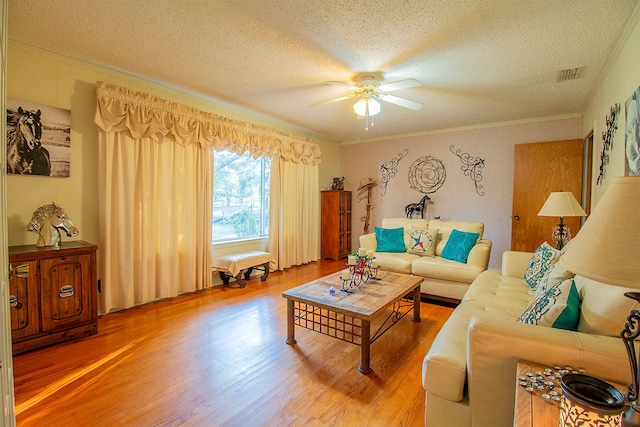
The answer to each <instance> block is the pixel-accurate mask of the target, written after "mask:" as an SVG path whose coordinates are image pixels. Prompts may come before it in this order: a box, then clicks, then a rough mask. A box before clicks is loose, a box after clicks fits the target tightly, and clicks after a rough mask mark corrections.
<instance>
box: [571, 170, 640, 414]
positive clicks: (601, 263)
mask: <svg viewBox="0 0 640 427" xmlns="http://www.w3.org/2000/svg"><path fill="white" fill-rule="evenodd" d="M559 263H560V265H562V266H563V267H565V268H566V269H567V270H569V271H571V272H573V273H575V274H579V275H581V276H584V277H586V278H588V279H592V280H595V281H597V282H602V283H606V284H609V285H615V286H624V287H627V288H638V291H639V292H640V176H625V177H617V178H614V179H613V180H612V182H611V184H610V185H609V187H608V188H607V190H606V191H605V193H604V194H603V196H602V198H601V199H600V201H599V202H598V204H597V205H596V207H595V209H594V210H593V212H592V213H591V215H589V218H588V219H587V220H586V222H585V223H584V225H583V226H582V228H581V229H580V232H579V233H577V235H576V237H575V238H574V239H573V241H572V242H571V245H569V246H567V249H566V251H565V253H564V254H563V255H562V257H560V260H559ZM625 295H626V296H628V297H630V298H632V299H635V300H639V301H640V293H637V292H629V293H625ZM639 321H640V311H639V310H632V311H631V313H630V314H629V317H628V318H627V324H626V325H625V328H624V329H623V330H622V331H621V333H620V335H621V337H622V340H623V341H624V343H625V347H626V349H627V354H628V356H629V364H630V368H631V384H629V387H628V392H627V394H626V398H627V400H628V401H629V403H630V406H629V407H628V408H627V409H626V410H625V413H624V417H623V421H622V425H623V426H625V425H636V426H638V425H640V406H639V405H638V385H639V384H640V377H639V376H638V375H639V371H638V359H637V355H636V351H635V347H634V339H635V338H637V337H638V336H639V335H640V330H638V326H639V324H638V322H639Z"/></svg>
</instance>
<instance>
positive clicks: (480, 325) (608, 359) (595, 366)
mask: <svg viewBox="0 0 640 427" xmlns="http://www.w3.org/2000/svg"><path fill="white" fill-rule="evenodd" d="M518 360H527V361H529V362H533V363H535V364H540V365H544V366H555V365H562V366H571V367H573V368H576V369H579V368H584V369H586V370H587V373H588V374H589V375H593V376H595V377H599V378H602V379H605V380H608V381H614V382H619V383H623V384H625V383H628V382H629V377H630V371H629V362H628V359H627V354H626V350H625V347H624V344H623V343H622V340H621V339H620V338H616V337H609V336H602V335H591V334H585V333H581V332H573V331H567V330H562V329H553V328H547V327H544V326H536V325H528V324H523V323H518V322H516V321H505V319H504V318H500V317H499V316H495V313H488V312H487V313H481V314H477V315H475V316H474V317H472V319H471V322H470V324H469V330H468V335H467V381H468V393H469V401H470V405H471V412H472V417H473V425H478V426H489V425H492V426H507V425H508V426H511V425H513V409H514V399H515V387H516V385H515V375H516V366H517V363H518Z"/></svg>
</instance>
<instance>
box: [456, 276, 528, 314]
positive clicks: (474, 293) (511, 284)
mask: <svg viewBox="0 0 640 427" xmlns="http://www.w3.org/2000/svg"><path fill="white" fill-rule="evenodd" d="M496 296H499V297H505V298H507V299H511V300H513V301H518V302H517V303H516V304H517V306H518V307H521V308H520V309H519V312H518V314H517V315H516V316H514V317H513V319H516V318H517V317H518V316H519V315H520V313H522V310H524V309H525V308H526V307H527V306H528V305H529V303H530V302H531V296H529V287H528V286H527V284H526V283H525V281H524V279H516V278H515V277H509V276H503V275H502V274H500V272H499V271H496V270H485V271H483V272H482V273H480V275H479V276H478V277H477V278H476V279H475V280H474V281H473V283H472V284H471V286H470V287H469V290H468V291H467V293H466V294H465V295H464V299H463V301H478V302H482V303H484V304H485V305H486V304H489V303H490V302H491V301H492V300H493V299H494V298H495V297H496Z"/></svg>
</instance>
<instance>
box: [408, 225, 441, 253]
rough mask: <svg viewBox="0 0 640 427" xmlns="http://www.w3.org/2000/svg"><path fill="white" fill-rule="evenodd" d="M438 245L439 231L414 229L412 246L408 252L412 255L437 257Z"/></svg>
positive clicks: (411, 240)
mask: <svg viewBox="0 0 640 427" xmlns="http://www.w3.org/2000/svg"><path fill="white" fill-rule="evenodd" d="M437 244H438V230H433V229H431V230H423V229H420V228H415V227H414V228H412V231H411V238H410V244H409V246H407V252H408V253H410V254H415V255H420V256H429V257H432V258H433V257H434V256H435V255H436V245H437Z"/></svg>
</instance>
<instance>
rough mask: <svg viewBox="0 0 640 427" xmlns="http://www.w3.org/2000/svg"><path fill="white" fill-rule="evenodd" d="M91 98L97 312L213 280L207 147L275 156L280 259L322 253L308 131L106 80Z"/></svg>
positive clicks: (314, 156)
mask: <svg viewBox="0 0 640 427" xmlns="http://www.w3.org/2000/svg"><path fill="white" fill-rule="evenodd" d="M96 99H97V107H96V115H95V122H96V124H97V125H98V127H99V131H98V144H99V182H98V185H99V192H100V206H99V217H100V240H101V242H100V250H99V251H98V256H99V257H100V262H99V268H100V271H99V274H100V277H101V279H102V283H103V286H102V307H101V309H102V312H103V313H108V312H109V311H110V310H112V309H120V308H128V307H131V306H133V305H136V304H141V303H145V302H149V301H153V300H155V299H158V298H166V297H172V296H176V295H178V294H179V293H181V292H192V291H195V290H199V289H203V288H206V287H209V286H211V281H212V280H211V279H212V278H211V219H212V206H213V152H212V149H219V150H222V149H227V150H230V151H233V152H235V153H237V154H239V155H242V154H243V153H245V152H249V153H250V154H251V155H252V156H253V157H254V158H258V157H260V156H268V157H270V158H271V159H272V181H271V188H272V190H271V192H272V194H271V207H270V218H271V219H270V227H273V226H274V220H275V218H280V221H278V222H277V223H276V224H275V227H276V228H277V233H276V232H275V231H276V230H273V228H271V229H270V239H269V248H270V251H271V252H272V254H273V255H274V257H275V258H276V260H279V262H278V263H277V265H278V269H281V268H287V267H290V266H291V265H298V264H302V263H306V262H309V261H314V260H316V259H318V255H319V253H318V239H319V237H318V236H319V187H318V166H317V165H318V163H319V162H320V148H319V146H318V145H317V144H315V143H314V142H313V141H310V140H307V139H304V138H301V137H299V136H295V135H289V134H284V133H282V132H279V131H276V130H273V129H269V128H266V127H263V126H259V125H254V124H251V123H247V122H241V121H237V120H232V119H228V118H225V117H221V116H218V115H216V114H213V113H207V112H202V111H199V110H197V109H195V108H192V107H188V106H185V105H181V104H176V103H174V102H171V101H166V100H163V99H160V98H157V97H154V96H152V95H148V94H145V93H141V92H132V91H130V90H128V89H126V88H122V87H119V86H116V85H111V84H106V83H103V82H97V84H96ZM274 165H276V167H275V169H277V170H276V173H275V174H274V172H273V169H274ZM274 179H275V180H276V181H274ZM274 188H275V191H274ZM276 200H277V203H274V201H276ZM285 218H286V219H285Z"/></svg>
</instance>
